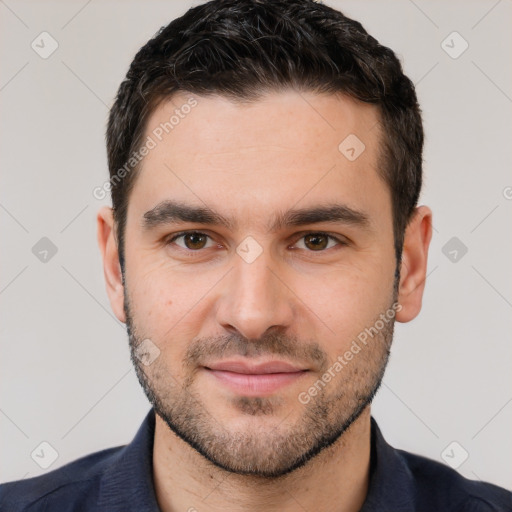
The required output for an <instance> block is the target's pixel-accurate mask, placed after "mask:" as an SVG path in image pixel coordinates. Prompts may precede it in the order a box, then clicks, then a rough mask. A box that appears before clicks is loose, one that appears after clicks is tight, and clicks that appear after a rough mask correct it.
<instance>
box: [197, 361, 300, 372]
mask: <svg viewBox="0 0 512 512" xmlns="http://www.w3.org/2000/svg"><path fill="white" fill-rule="evenodd" d="M205 367H206V368H208V369H209V370H220V371H227V372H234V373H245V374H249V375H261V374H267V373H292V372H299V371H303V370H306V369H307V368H301V367H300V366H296V365H293V364H291V363H288V362H286V361H277V360H274V361H265V362H261V363H257V364H255V363H249V362H247V361H241V360H232V361H221V362H219V363H213V364H210V365H208V366H206V365H205Z"/></svg>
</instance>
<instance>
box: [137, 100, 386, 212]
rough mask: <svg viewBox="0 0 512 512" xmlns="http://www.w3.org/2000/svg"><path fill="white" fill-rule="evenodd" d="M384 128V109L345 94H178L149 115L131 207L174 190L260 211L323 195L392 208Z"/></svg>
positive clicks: (171, 195) (145, 205)
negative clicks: (246, 98)
mask: <svg viewBox="0 0 512 512" xmlns="http://www.w3.org/2000/svg"><path fill="white" fill-rule="evenodd" d="M380 137H381V134H380V125H379V116H378V110H377V108H376V107H375V106H373V105H369V104H365V103H361V102H358V101H355V100H352V99H350V98H348V97H345V96H339V95H337V96H335V95H326V94H324V95H319V94H314V93H305V92H300V93H298V92H295V91H287V92H275V93H269V94H266V95H265V96H263V97H262V98H261V99H259V100H257V101H253V102H250V103H235V102H232V101H230V100H228V99H226V98H224V97H220V96H198V95H192V94H188V93H179V94H176V95H175V96H173V97H172V98H171V99H170V100H168V101H165V102H164V103H162V104H160V105H159V107H158V108H157V109H155V111H154V112H153V113H152V115H151V116H150V118H149V119H148V123H147V126H146V130H145V135H144V139H143V140H145V141H149V140H150V139H151V141H152V143H151V146H152V149H150V150H149V152H148V153H147V155H146V156H145V157H144V159H143V161H142V164H141V170H140V174H139V175H138V177H137V180H136V182H135V186H134V189H133V192H132V196H131V199H130V202H129V210H130V209H131V208H132V207H131V203H132V202H133V208H134V209H136V210H137V211H138V212H139V215H140V212H141V211H142V210H143V211H146V210H148V209H150V208H152V207H154V206H155V205H156V204H158V203H159V202H161V201H164V200H166V199H175V200H188V202H189V203H191V202H193V203H195V204H201V203H203V204H208V206H210V207H214V208H215V210H217V211H223V212H229V211H234V210H237V211H239V213H244V212H241V211H240V209H245V211H246V212H247V211H249V210H250V211H251V215H253V216H262V217H263V216H265V213H268V214H269V215H270V214H272V213H273V212H272V211H270V210H274V211H275V210H276V208H275V207H277V206H278V207H279V208H278V209H280V210H283V209H285V208H287V207H292V206H294V205H297V206H301V207H305V206H307V205H308V203H311V204H313V203H314V204H315V205H317V204H318V201H319V199H320V200H321V201H325V202H339V200H342V201H343V202H344V203H345V204H347V205H348V206H353V207H355V208H357V209H361V207H364V206H367V207H369V209H370V210H371V209H372V208H373V210H375V212H376V213H377V214H378V210H379V209H380V210H382V209H385V210H387V211H386V212H385V213H388V212H389V211H390V210H389V204H387V203H389V191H388V190H387V186H386V185H385V184H384V182H383V181H382V180H381V178H380V177H379V174H378V172H377V169H378V167H377V166H378V164H379V153H380V149H379V147H380ZM299 203H300V204H299ZM381 213H383V212H382V211H381Z"/></svg>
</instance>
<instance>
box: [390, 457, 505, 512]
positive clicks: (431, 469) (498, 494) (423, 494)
mask: <svg viewBox="0 0 512 512" xmlns="http://www.w3.org/2000/svg"><path fill="white" fill-rule="evenodd" d="M397 452H398V454H399V455H400V456H401V458H402V459H403V461H404V462H405V463H406V466H407V468H408V470H409V471H410V473H411V477H412V479H413V480H414V488H415V494H416V501H417V503H423V504H426V505H427V508H426V509H425V510H446V508H443V507H446V506H447V505H450V507H451V508H450V509H449V510H450V511H453V512H495V511H496V512H507V511H512V492H510V491H508V490H507V489H504V488H502V487H499V486H497V485H494V484H491V483H488V482H482V481H478V480H470V479H468V478H465V477H463V476H462V475H461V474H459V473H458V472H457V471H455V470H454V469H452V468H450V467H449V466H446V465H444V464H442V463H440V462H437V461H435V460H432V459H429V458H427V457H423V456H421V455H417V454H414V453H410V452H407V451H405V450H397Z"/></svg>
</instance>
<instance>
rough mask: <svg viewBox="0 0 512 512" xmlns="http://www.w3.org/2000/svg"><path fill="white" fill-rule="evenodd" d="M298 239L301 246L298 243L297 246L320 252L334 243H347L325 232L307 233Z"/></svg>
mask: <svg viewBox="0 0 512 512" xmlns="http://www.w3.org/2000/svg"><path fill="white" fill-rule="evenodd" d="M299 241H300V242H302V245H303V247H300V244H297V245H298V246H299V248H300V249H306V250H308V251H309V252H322V251H324V250H326V249H330V248H331V247H334V246H335V245H347V244H346V243H345V242H343V241H342V240H339V239H338V238H336V237H335V236H332V235H328V234H327V233H307V234H306V235H304V236H303V237H301V238H300V239H299ZM332 242H334V243H332ZM297 245H296V246H297Z"/></svg>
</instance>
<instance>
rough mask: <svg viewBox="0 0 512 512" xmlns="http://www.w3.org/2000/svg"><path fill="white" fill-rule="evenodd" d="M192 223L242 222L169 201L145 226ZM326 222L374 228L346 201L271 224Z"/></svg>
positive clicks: (227, 225)
mask: <svg viewBox="0 0 512 512" xmlns="http://www.w3.org/2000/svg"><path fill="white" fill-rule="evenodd" d="M182 222H192V223H196V224H204V225H212V226H223V227H225V228H227V229H229V230H234V229H235V228H236V227H237V226H238V223H237V222H236V221H234V220H232V219H231V218H228V217H225V216H224V215H221V214H220V213H218V212H216V211H214V210H212V209H211V208H209V207H207V206H195V205H190V204H186V203H182V202H178V201H173V200H165V201H162V202H160V203H158V204H157V205H156V206H155V207H154V208H152V209H151V210H148V211H147V212H146V213H144V215H143V219H142V228H143V230H144V231H150V230H152V229H155V228H157V227H159V226H163V225H168V224H179V223H182ZM323 222H329V223H339V224H346V225H350V226H356V227H359V228H361V229H364V230H366V231H371V222H370V217H369V216H368V215H367V214H366V213H365V212H363V211H360V210H356V209H354V208H350V207H349V206H347V205H343V204H336V203H335V204H326V205H319V206H313V207H309V208H301V209H295V210H293V209H292V210H288V211H286V212H284V213H283V212H278V214H277V215H276V216H275V217H274V219H273V220H272V222H271V223H270V224H269V225H268V226H267V229H268V231H269V232H270V233H275V232H277V231H279V230H281V229H283V228H284V227H287V226H295V227H296V226H302V225H306V224H318V223H323Z"/></svg>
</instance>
